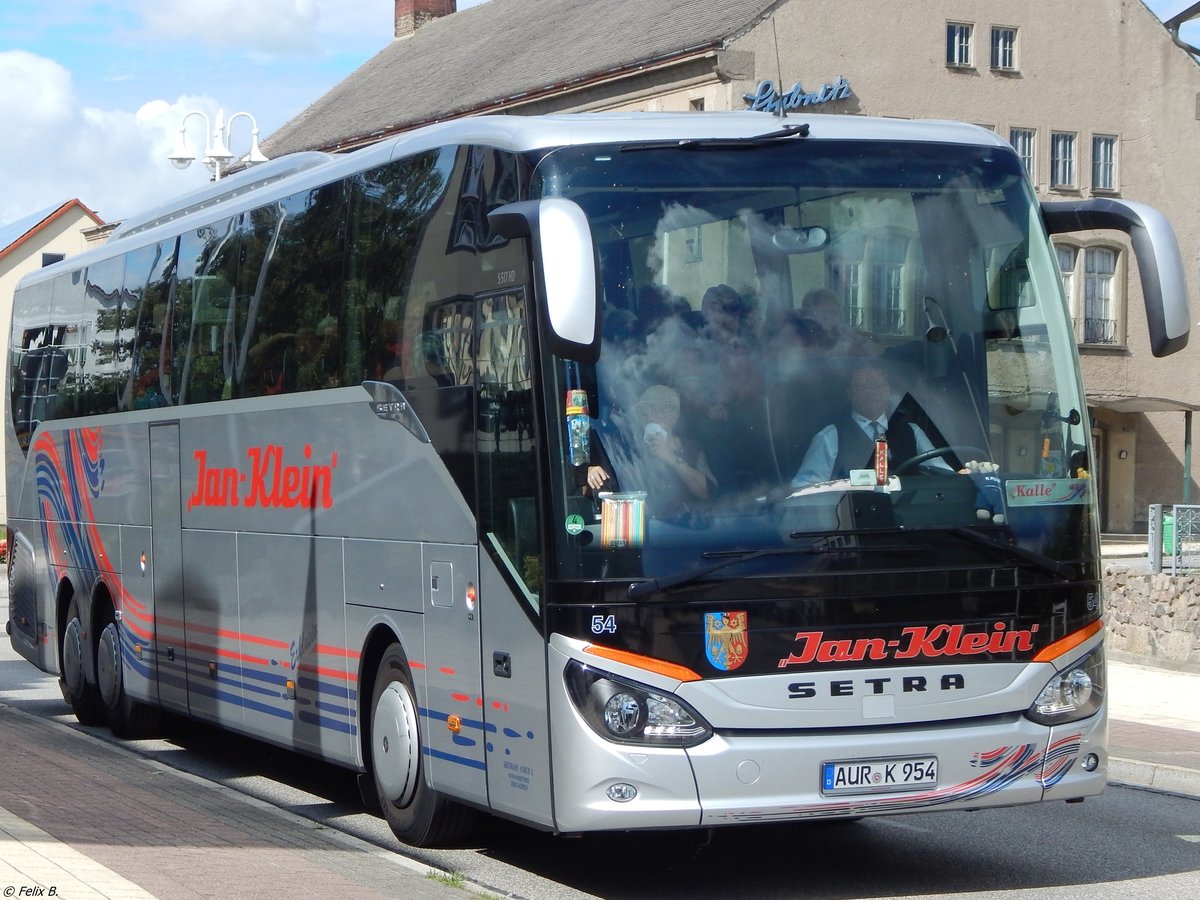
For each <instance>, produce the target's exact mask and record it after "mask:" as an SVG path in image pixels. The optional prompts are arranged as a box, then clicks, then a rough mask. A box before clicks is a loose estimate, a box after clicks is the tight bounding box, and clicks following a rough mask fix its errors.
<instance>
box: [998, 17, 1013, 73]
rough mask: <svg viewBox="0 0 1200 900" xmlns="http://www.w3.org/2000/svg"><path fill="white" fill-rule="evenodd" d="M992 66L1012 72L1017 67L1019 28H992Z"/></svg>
mask: <svg viewBox="0 0 1200 900" xmlns="http://www.w3.org/2000/svg"><path fill="white" fill-rule="evenodd" d="M992 68H993V69H1001V70H1003V71H1007V72H1012V71H1015V70H1016V68H1017V29H1015V28H1000V27H994V28H992Z"/></svg>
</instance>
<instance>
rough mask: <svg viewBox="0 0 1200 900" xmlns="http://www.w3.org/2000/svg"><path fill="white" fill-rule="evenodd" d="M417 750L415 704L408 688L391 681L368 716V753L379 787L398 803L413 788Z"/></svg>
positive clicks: (405, 800)
mask: <svg viewBox="0 0 1200 900" xmlns="http://www.w3.org/2000/svg"><path fill="white" fill-rule="evenodd" d="M419 753H420V743H419V740H418V738H417V710H416V704H415V703H413V700H412V695H411V694H410V693H409V692H408V690H407V688H405V687H404V686H403V685H402V684H399V683H397V682H392V683H391V684H389V685H388V686H387V687H386V688H385V689H384V691H383V693H382V694H381V695H380V697H379V702H378V703H377V704H376V705H375V714H374V716H373V717H372V718H371V756H372V760H373V765H374V767H375V778H376V780H377V781H378V783H379V787H380V790H381V791H382V792H383V794H384V796H385V797H387V798H388V799H389V800H390V801H391V802H392V803H394V804H396V805H397V806H405V805H407V804H408V803H409V802H410V801H411V800H412V798H413V794H414V793H415V792H416V789H417V769H418V762H419V755H418V754H419Z"/></svg>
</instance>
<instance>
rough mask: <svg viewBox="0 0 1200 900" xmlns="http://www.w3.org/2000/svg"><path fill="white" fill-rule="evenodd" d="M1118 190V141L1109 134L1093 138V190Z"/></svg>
mask: <svg viewBox="0 0 1200 900" xmlns="http://www.w3.org/2000/svg"><path fill="white" fill-rule="evenodd" d="M1116 189H1117V139H1116V138H1115V137H1113V136H1112V135H1109V134H1097V135H1093V136H1092V190H1095V191H1115V190H1116Z"/></svg>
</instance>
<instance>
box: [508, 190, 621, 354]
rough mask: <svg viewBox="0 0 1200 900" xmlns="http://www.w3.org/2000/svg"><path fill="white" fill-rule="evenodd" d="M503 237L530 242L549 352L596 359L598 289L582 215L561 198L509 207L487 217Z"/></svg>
mask: <svg viewBox="0 0 1200 900" xmlns="http://www.w3.org/2000/svg"><path fill="white" fill-rule="evenodd" d="M488 223H489V224H490V225H491V227H492V229H493V230H494V231H495V232H496V233H497V234H500V235H502V236H504V237H508V238H515V237H525V236H528V237H529V238H531V240H532V243H533V249H534V255H535V270H536V271H537V277H538V282H539V285H538V286H539V288H540V291H539V293H540V295H541V297H542V298H543V300H544V302H545V310H546V318H547V321H548V322H549V325H550V328H549V335H548V338H549V340H550V347H549V349H550V350H551V351H552V352H554V353H557V354H558V355H560V356H565V357H567V358H568V359H576V360H579V361H580V362H595V360H596V358H597V357H598V356H599V355H600V329H599V323H600V289H599V281H598V280H597V273H598V268H597V266H596V249H595V246H594V244H593V242H592V230H591V228H590V227H589V225H588V220H587V215H586V214H585V213H584V211H583V210H582V209H581V208H580V206H579V204H577V203H575V202H574V201H572V200H567V199H566V198H564V197H547V198H545V199H542V200H527V201H524V202H521V203H510V204H507V205H506V206H501V207H499V208H497V209H494V210H492V211H491V212H490V213H488Z"/></svg>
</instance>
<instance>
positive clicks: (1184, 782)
mask: <svg viewBox="0 0 1200 900" xmlns="http://www.w3.org/2000/svg"><path fill="white" fill-rule="evenodd" d="M1108 783H1109V784H1119V785H1124V786H1128V787H1140V788H1148V789H1150V790H1154V791H1163V792H1165V793H1168V794H1179V795H1181V796H1185V797H1190V798H1194V799H1200V771H1197V770H1195V769H1185V768H1183V767H1182V766H1168V765H1163V764H1161V763H1150V762H1143V761H1141V760H1136V759H1122V758H1120V757H1116V756H1110V757H1109V758H1108Z"/></svg>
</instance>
